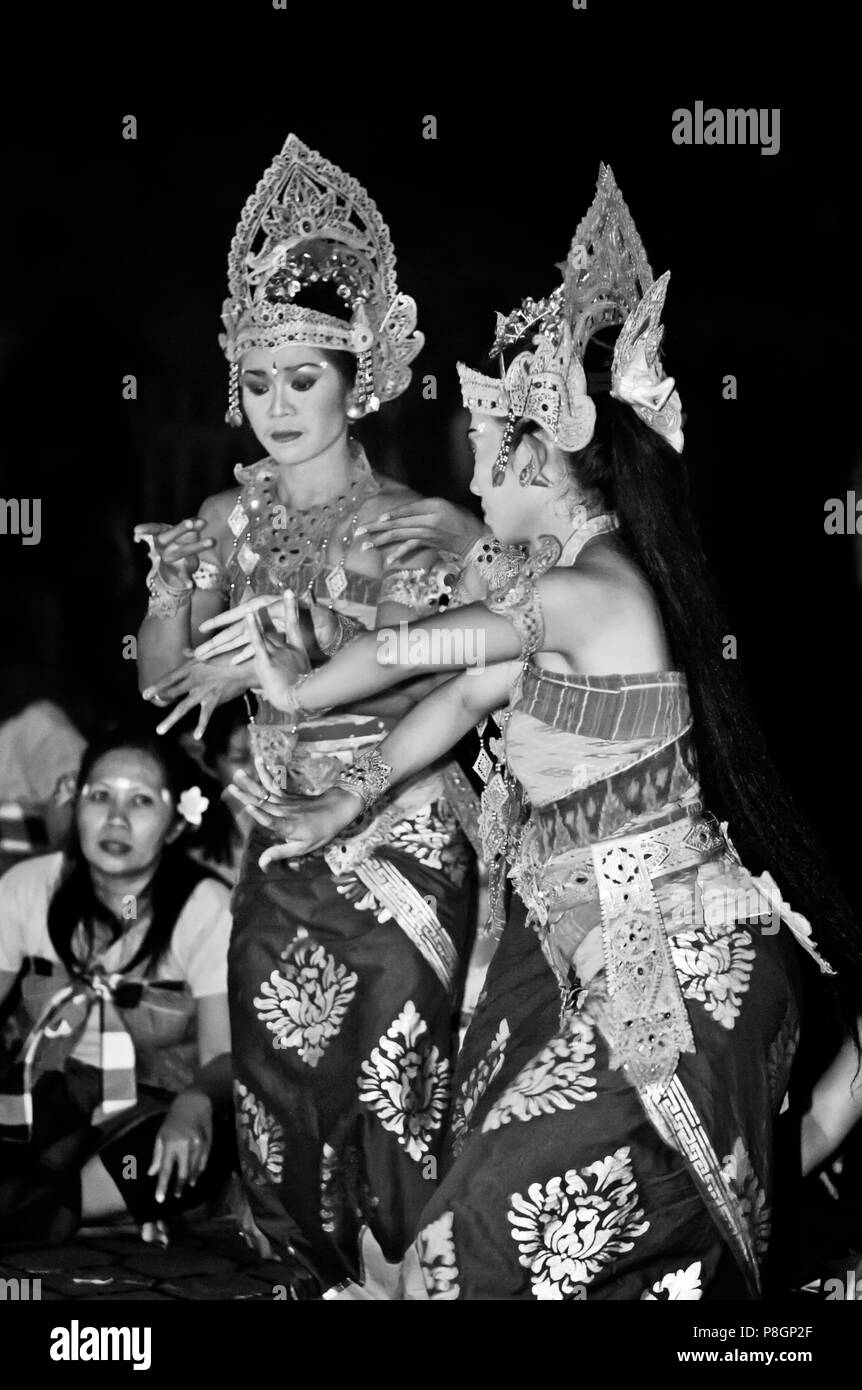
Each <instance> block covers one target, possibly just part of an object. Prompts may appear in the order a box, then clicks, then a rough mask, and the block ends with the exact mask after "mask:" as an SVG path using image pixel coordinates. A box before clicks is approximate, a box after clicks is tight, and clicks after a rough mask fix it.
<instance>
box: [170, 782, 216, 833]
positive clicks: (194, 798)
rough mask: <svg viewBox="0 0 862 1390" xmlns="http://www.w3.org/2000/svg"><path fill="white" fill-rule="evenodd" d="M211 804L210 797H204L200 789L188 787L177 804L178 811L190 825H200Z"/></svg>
mask: <svg viewBox="0 0 862 1390" xmlns="http://www.w3.org/2000/svg"><path fill="white" fill-rule="evenodd" d="M209 804H210V803H209V797H207V796H204V795H203V793H202V791H201V789H200V787H186V789H185V791H184V792H183V793H182V795H181V796H180V799H179V801H178V802H177V810H178V811H179V813H180V815H181V816H182V818H183V820H184V821H187V822H188V824H189V825H200V823H201V821H202V820H203V814H204V811H205V810H206V809H207V807H208V806H209Z"/></svg>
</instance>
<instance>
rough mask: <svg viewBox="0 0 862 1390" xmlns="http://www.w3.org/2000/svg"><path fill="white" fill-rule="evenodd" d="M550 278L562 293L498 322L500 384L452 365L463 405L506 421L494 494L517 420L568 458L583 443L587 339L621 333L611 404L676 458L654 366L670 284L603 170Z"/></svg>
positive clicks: (591, 420)
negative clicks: (521, 346)
mask: <svg viewBox="0 0 862 1390" xmlns="http://www.w3.org/2000/svg"><path fill="white" fill-rule="evenodd" d="M557 269H558V270H559V271H560V272H561V274H562V283H561V284H560V285H558V286H557V288H556V289H555V290H554V291H553V292H552V293H551V294H550V295H548V296H547V297H546V298H544V299H539V300H535V299H532V298H528V299H525V300H523V301H522V303H521V304H520V305H519V306H518V307H517V308H516V309H514V310H513V311H512V312H511V313H510V314H508V315H503V314H498V315H497V324H496V333H495V337H494V343H493V345H492V347H491V354H490V355H491V356H492V357H497V358H498V359H499V361H500V378H499V379H495V378H493V377H488V376H484V375H483V374H482V373H480V372H476V371H473V370H472V369H471V368H469V367H466V366H465V365H464V364H463V363H459V364H458V374H459V377H460V380H461V391H462V399H463V402H464V405H465V406H467V408H468V409H470V410H475V411H478V412H479V413H481V414H488V415H494V416H497V417H498V418H501V419H505V420H506V428H505V430H504V432H503V437H502V440H501V443H500V450H499V453H498V456H497V459H496V462H495V464H494V469H493V482H494V485H495V486H499V485H500V484H501V483H502V481H503V479H504V478H505V475H506V468H507V466H508V461H509V453H510V449H511V442H512V438H513V436H514V430H515V425H516V424H517V422H518V421H519V420H522V419H527V420H533V421H535V422H536V423H537V424H539V425H541V426H542V427H543V428H544V429H545V430H546V431H547V432H548V434H549V435H550V437H551V438H552V439H553V440H554V442H555V443H556V444H558V445H559V446H560V448H561V449H565V450H566V451H567V452H574V451H575V450H578V449H582V448H583V447H584V446H585V445H586V444H588V443H589V442H590V440H591V439H592V437H593V432H594V430H595V419H596V410H595V404H594V402H593V400H592V399H591V397H590V396H589V394H588V392H587V381H586V375H585V372H584V366H583V360H584V354H585V352H586V348H587V344H588V343H589V342H590V340H591V339H592V338H593V337H595V336H596V335H597V334H600V333H601V331H602V330H603V329H606V328H609V327H614V326H616V325H619V324H622V325H623V328H622V331H621V333H620V336H619V339H618V342H617V345H616V347H615V352H614V363H613V368H612V372H611V394H612V395H614V396H616V397H617V398H618V399H620V400H623V401H625V402H626V403H627V404H629V405H631V406H632V408H633V409H634V410H635V411H636V413H637V414H638V415H639V416H640V418H641V419H643V420H645V421H646V423H647V424H649V425H650V426H651V428H653V429H656V430H657V431H658V432H659V433H662V434H663V435H664V436H665V437H666V438H667V439H668V440H669V442H671V443H672V444H674V447H675V448H678V449H680V450H681V448H682V434H681V430H680V428H679V426H680V422H681V418H682V410H681V406H680V401H679V396H678V395H677V394H676V392H675V391H674V389H673V388H674V382H673V379H672V378H665V375H664V371H663V368H662V366H661V362H660V358H659V346H660V343H661V338H662V334H663V329H662V328H661V326H660V319H661V312H662V309H663V307H664V299H665V294H666V292H667V283H668V280H669V278H670V274H669V272H666V273H665V275H664V276H662V277H661V279H660V280H659V281H655V282H654V281H653V273H652V269H651V267H650V264H649V261H648V260H647V257H646V253H645V251H644V248H643V243H642V241H641V239H640V236H639V235H638V232H637V228H636V227H635V224H634V221H633V219H632V216H631V213H630V212H629V209H628V207H627V205H626V203H625V201H624V199H623V196H622V194H621V192H620V190H619V187H618V185H617V182H616V180H615V178H614V175H613V171H612V170H611V168H610V167H609V166H608V165H606V164H601V165H600V166H599V177H598V182H597V184H596V192H595V196H594V198H593V201H592V204H591V205H590V208H589V210H588V212H587V214H586V216H585V217H583V218H582V219H581V221H580V222H579V223H578V226H577V229H576V231H575V235H574V237H573V238H572V243H571V246H570V247H569V252H568V255H567V257H566V260H565V261H564V262H562V263H561V264H559V265H558V266H557ZM656 287H658V288H656ZM528 336H530V337H531V339H532V348H533V350H532V351H529V350H526V351H522V352H520V353H519V354H518V355H517V356H516V357H515V358H514V360H513V361H512V362H511V363H510V365H509V366H508V367H506V366H505V364H504V362H503V353H504V352H505V350H506V349H507V348H510V347H513V346H515V345H517V344H518V343H519V342H521V341H522V340H523V339H524V338H526V337H528Z"/></svg>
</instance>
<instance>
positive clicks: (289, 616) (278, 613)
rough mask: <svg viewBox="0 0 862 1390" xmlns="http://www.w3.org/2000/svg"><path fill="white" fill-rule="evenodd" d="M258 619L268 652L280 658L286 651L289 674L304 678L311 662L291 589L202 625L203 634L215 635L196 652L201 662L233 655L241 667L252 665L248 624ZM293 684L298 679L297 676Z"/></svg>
mask: <svg viewBox="0 0 862 1390" xmlns="http://www.w3.org/2000/svg"><path fill="white" fill-rule="evenodd" d="M252 617H254V618H255V619H256V620H257V624H258V629H259V631H260V632H261V634H262V636H263V637H264V640H265V644H266V646H267V649H268V650H270V651H272V653H273V654H274V655H275V656H278V655H279V654H280V652H281V651H283V650H284V649H285V648H286V649H287V651H288V652H289V654H290V657H291V660H290V661H289V662H287V663H284V665H285V669H286V670H295V671H296V675H302V674H303V673H304V672H305V671H310V670H311V662H310V661H309V659H308V653H307V652H306V650H305V642H304V641H303V637H302V629H301V627H300V625H299V614H298V612H297V608H296V599H295V597H294V594H293V591H292V590H291V589H285V590H284V592H283V593H281V594H258V596H257V597H256V598H252V599H248V600H247V602H246V603H241V604H240V605H239V606H238V607H237V608H231V609H229V610H228V611H227V612H225V613H217V614H216V616H215V617H214V618H207V620H206V621H205V622H203V623H201V626H200V630H201V632H212V633H213V634H214V635H213V636H212V637H209V638H208V639H207V641H206V642H202V643H201V645H200V646H199V647H196V648H195V653H194V654H195V657H196V658H197V659H198V660H199V661H211V660H212V659H213V657H221V656H226V655H228V654H229V653H232V655H231V662H232V664H234V665H239V664H241V663H242V662H243V661H248V659H249V658H250V657H251V655H252V647H251V643H250V642H249V635H248V627H247V624H246V620H247V619H249V618H252ZM292 679H293V680H295V679H296V676H293V678H292Z"/></svg>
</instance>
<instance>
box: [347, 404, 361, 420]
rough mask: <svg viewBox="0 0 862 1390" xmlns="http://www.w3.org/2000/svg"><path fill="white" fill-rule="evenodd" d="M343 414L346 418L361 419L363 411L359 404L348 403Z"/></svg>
mask: <svg viewBox="0 0 862 1390" xmlns="http://www.w3.org/2000/svg"><path fill="white" fill-rule="evenodd" d="M345 414H346V416H347V418H348V420H361V419H362V414H363V412H362V408H361V406H358V405H349V406H348V407H347V410H346V411H345Z"/></svg>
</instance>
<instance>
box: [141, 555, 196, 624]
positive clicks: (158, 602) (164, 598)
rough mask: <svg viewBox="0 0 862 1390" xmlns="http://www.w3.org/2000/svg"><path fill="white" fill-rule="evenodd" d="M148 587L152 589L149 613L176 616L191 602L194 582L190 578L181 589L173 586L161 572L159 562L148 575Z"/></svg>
mask: <svg viewBox="0 0 862 1390" xmlns="http://www.w3.org/2000/svg"><path fill="white" fill-rule="evenodd" d="M147 588H148V589H149V591H150V601H149V603H148V604H147V614H148V615H149V616H150V617H152V618H174V617H176V615H177V613H179V611H180V609H181V608H184V607H185V605H186V604H187V603H190V602H191V597H192V591H193V589H194V584H192V582H191V580H190V581H189V583H188V584H184V585H183V586H182V588H181V589H173V588H171V586H170V584H167V583H166V582H165V580H164V579H163V578H162V576H161V574H160V573H159V567H158V564H155V565H154V566H153V568H152V569H151V570H150V573H149V574H148V575H147Z"/></svg>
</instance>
